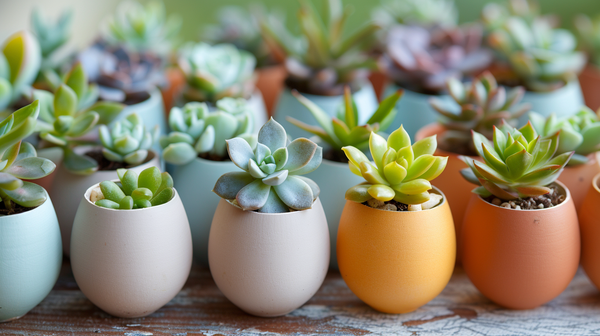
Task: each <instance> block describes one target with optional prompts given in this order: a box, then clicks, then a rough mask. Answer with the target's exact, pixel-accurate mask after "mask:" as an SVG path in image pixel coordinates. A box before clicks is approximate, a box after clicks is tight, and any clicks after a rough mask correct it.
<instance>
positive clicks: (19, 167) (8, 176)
mask: <svg viewBox="0 0 600 336" xmlns="http://www.w3.org/2000/svg"><path fill="white" fill-rule="evenodd" d="M39 111H40V107H39V103H38V102H37V101H34V102H33V103H32V104H30V105H27V106H25V107H23V108H21V109H19V110H18V111H16V112H14V113H12V114H11V115H10V116H8V118H6V119H4V120H3V121H2V122H0V153H1V156H2V159H1V160H0V198H1V199H2V203H3V206H4V209H3V211H2V213H3V214H11V213H13V211H14V208H15V204H18V205H20V206H23V207H26V208H33V207H36V206H38V205H41V204H42V203H44V201H45V200H46V197H47V196H46V191H45V190H44V188H42V187H40V186H38V185H37V184H34V183H31V182H24V181H22V180H21V179H27V180H35V179H39V178H42V177H44V176H46V175H48V174H50V173H52V172H53V171H54V168H56V166H55V165H54V163H52V161H50V160H48V159H45V158H39V157H36V151H35V148H34V147H33V146H32V145H31V144H29V143H27V142H24V141H22V140H23V139H24V138H26V137H28V136H29V135H31V134H32V133H33V131H34V129H35V123H36V119H37V117H38V114H39Z"/></svg>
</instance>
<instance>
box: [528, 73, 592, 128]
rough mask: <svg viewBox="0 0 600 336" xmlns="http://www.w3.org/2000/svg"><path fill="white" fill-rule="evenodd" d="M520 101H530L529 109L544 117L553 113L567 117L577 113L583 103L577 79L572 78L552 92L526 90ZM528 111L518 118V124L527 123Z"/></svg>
mask: <svg viewBox="0 0 600 336" xmlns="http://www.w3.org/2000/svg"><path fill="white" fill-rule="evenodd" d="M521 103H530V104H531V111H534V112H537V113H539V114H541V115H543V116H544V117H547V116H549V115H550V114H552V113H554V114H556V116H557V117H559V118H560V117H568V116H570V115H573V114H575V113H577V112H578V111H579V110H580V108H581V107H582V106H584V105H585V102H584V100H583V93H582V92H581V86H580V85H579V81H578V80H577V79H574V80H572V81H570V82H569V83H568V84H567V85H565V86H563V87H562V88H560V89H558V90H555V91H552V92H531V91H526V92H525V95H524V96H523V100H521ZM528 120H529V115H528V113H525V115H523V116H522V117H521V118H519V126H523V125H525V124H527V121H528Z"/></svg>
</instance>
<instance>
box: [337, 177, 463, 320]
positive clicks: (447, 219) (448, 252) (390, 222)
mask: <svg viewBox="0 0 600 336" xmlns="http://www.w3.org/2000/svg"><path fill="white" fill-rule="evenodd" d="M434 190H435V193H438V194H440V195H442V196H443V193H442V192H441V191H440V190H439V189H437V188H435V187H434ZM455 257H456V239H455V237H454V225H453V224H452V214H451V212H450V207H449V206H448V202H447V201H446V198H445V197H444V198H443V201H442V203H440V204H439V205H437V206H436V207H434V208H432V209H428V210H422V211H386V210H379V209H374V208H371V207H369V206H367V205H364V204H359V203H356V202H352V201H347V202H346V206H345V207H344V211H343V212H342V218H341V220H340V227H339V229H338V236H337V258H338V265H339V268H340V273H341V275H342V278H344V281H345V282H346V284H347V285H348V287H349V288H350V290H351V291H352V292H353V293H354V294H355V295H356V296H358V298H359V299H361V300H362V301H363V302H365V303H366V304H368V305H369V306H371V307H373V308H374V309H376V310H378V311H380V312H384V313H389V314H401V313H408V312H411V311H414V310H416V309H417V308H419V307H421V306H423V305H425V304H426V303H427V302H429V301H431V300H432V299H433V298H435V297H436V296H437V295H438V294H439V293H441V291H442V290H443V289H444V287H446V284H448V281H449V280H450V277H451V276H452V271H453V270H454V262H455Z"/></svg>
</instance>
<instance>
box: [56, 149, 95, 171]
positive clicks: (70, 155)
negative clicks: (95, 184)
mask: <svg viewBox="0 0 600 336" xmlns="http://www.w3.org/2000/svg"><path fill="white" fill-rule="evenodd" d="M62 163H63V164H64V165H65V168H67V170H69V171H71V172H72V173H75V174H78V175H90V174H92V173H94V172H95V171H97V170H98V162H96V160H94V159H92V158H91V157H89V156H86V155H79V154H77V153H75V152H74V151H73V150H72V149H70V148H64V157H63V162H62Z"/></svg>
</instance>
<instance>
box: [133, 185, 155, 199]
mask: <svg viewBox="0 0 600 336" xmlns="http://www.w3.org/2000/svg"><path fill="white" fill-rule="evenodd" d="M152 196H153V194H152V191H150V189H148V188H135V189H134V190H133V191H132V192H131V198H133V200H134V201H138V200H141V199H145V200H151V199H152Z"/></svg>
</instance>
